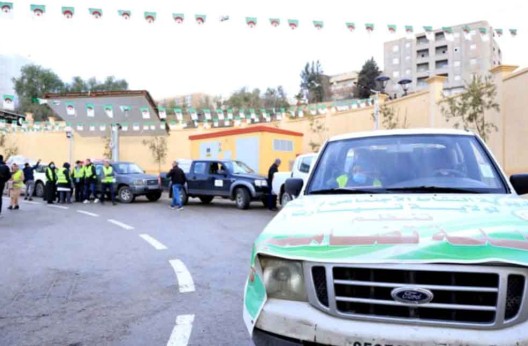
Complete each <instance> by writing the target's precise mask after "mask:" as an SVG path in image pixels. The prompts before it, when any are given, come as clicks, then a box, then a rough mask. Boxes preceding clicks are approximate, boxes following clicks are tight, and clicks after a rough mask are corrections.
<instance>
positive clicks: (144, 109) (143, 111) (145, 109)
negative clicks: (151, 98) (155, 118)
mask: <svg viewBox="0 0 528 346" xmlns="http://www.w3.org/2000/svg"><path fill="white" fill-rule="evenodd" d="M139 111H140V112H141V117H142V118H143V119H150V110H149V108H148V107H141V108H140V109H139Z"/></svg>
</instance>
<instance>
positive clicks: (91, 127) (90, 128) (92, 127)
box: [88, 124, 95, 132]
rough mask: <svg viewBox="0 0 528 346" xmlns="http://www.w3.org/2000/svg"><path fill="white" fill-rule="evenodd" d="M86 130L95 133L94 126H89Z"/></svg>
mask: <svg viewBox="0 0 528 346" xmlns="http://www.w3.org/2000/svg"><path fill="white" fill-rule="evenodd" d="M88 130H89V131H91V132H93V131H95V125H94V124H90V126H89V127H88Z"/></svg>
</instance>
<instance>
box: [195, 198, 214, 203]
mask: <svg viewBox="0 0 528 346" xmlns="http://www.w3.org/2000/svg"><path fill="white" fill-rule="evenodd" d="M199 198H200V201H202V203H203V204H209V203H211V201H212V200H213V198H214V196H200V197H199Z"/></svg>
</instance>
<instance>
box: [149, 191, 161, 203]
mask: <svg viewBox="0 0 528 346" xmlns="http://www.w3.org/2000/svg"><path fill="white" fill-rule="evenodd" d="M160 198H161V191H156V192H149V193H147V199H148V200H149V201H151V202H156V201H157V200H159V199H160Z"/></svg>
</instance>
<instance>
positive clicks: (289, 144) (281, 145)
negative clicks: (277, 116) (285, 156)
mask: <svg viewBox="0 0 528 346" xmlns="http://www.w3.org/2000/svg"><path fill="white" fill-rule="evenodd" d="M273 150H274V151H293V141H290V140H287V139H274V140H273Z"/></svg>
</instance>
